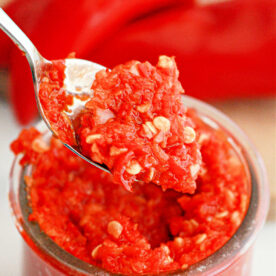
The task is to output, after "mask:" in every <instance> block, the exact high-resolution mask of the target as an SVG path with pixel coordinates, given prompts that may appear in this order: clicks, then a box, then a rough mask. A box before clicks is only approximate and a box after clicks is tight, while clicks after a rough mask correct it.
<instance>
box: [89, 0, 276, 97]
mask: <svg viewBox="0 0 276 276" xmlns="http://www.w3.org/2000/svg"><path fill="white" fill-rule="evenodd" d="M275 51H276V1H270V0H236V1H228V2H225V3H220V4H216V5H208V6H202V7H196V8H195V7H192V8H190V9H187V8H186V7H183V6H181V5H178V6H177V7H175V8H172V9H170V10H162V11H160V12H158V13H156V14H152V15H151V16H148V17H146V18H141V19H140V20H138V21H135V22H134V23H132V24H129V25H128V26H126V27H125V28H124V29H122V30H121V31H120V32H118V33H116V34H115V35H114V36H113V37H112V38H110V39H109V40H108V41H106V42H105V44H104V45H102V46H101V47H99V48H98V50H97V51H92V52H91V56H90V57H89V59H91V60H94V61H96V62H98V63H103V64H106V65H107V66H108V67H113V66H114V65H116V64H118V63H123V62H125V61H127V60H129V59H138V60H142V61H144V60H149V61H151V62H153V63H155V62H156V60H157V58H158V56H159V55H160V54H166V55H173V56H176V61H177V64H178V67H179V71H180V79H181V82H182V84H183V87H184V88H185V90H186V91H187V93H188V94H189V95H192V96H194V97H198V98H201V99H205V100H206V99H207V100H209V99H218V98H220V99H225V98H233V97H252V96H263V95H267V96H268V95H273V94H275V92H276V79H275V77H276V62H275V61H276V60H275V53H276V52H275Z"/></svg>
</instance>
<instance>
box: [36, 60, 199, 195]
mask: <svg viewBox="0 0 276 276" xmlns="http://www.w3.org/2000/svg"><path fill="white" fill-rule="evenodd" d="M178 75H179V72H178V70H177V67H176V64H175V61H174V59H173V58H169V57H166V56H161V57H160V58H159V62H158V63H157V65H156V67H154V66H152V65H151V64H150V63H148V62H145V63H140V62H137V61H131V62H128V63H126V64H124V65H118V66H116V67H115V68H114V69H112V70H102V71H100V72H98V73H97V74H96V78H95V81H94V82H93V85H92V87H91V91H92V94H93V95H92V96H91V97H90V98H89V99H88V100H87V99H86V100H87V103H86V105H85V108H84V109H83V110H82V111H81V112H80V114H78V115H77V118H74V120H73V121H71V120H70V119H69V118H70V116H68V115H70V114H69V113H68V111H69V110H70V104H71V101H72V98H71V97H70V96H68V95H66V92H65V90H64V88H62V85H63V80H64V61H58V62H55V63H54V64H53V65H52V66H51V67H49V68H47V70H46V72H45V76H43V77H42V78H41V80H42V85H41V88H40V98H41V101H42V106H43V109H44V110H45V114H46V116H47V117H48V119H49V121H50V122H51V124H52V126H53V128H54V129H55V130H56V132H57V134H58V136H59V138H61V140H63V141H65V142H66V143H69V144H70V145H77V146H78V148H79V149H80V150H81V151H82V153H83V154H84V155H85V156H88V157H90V158H91V159H92V160H93V161H95V162H98V163H100V164H105V165H107V167H108V168H109V169H110V170H111V171H112V173H113V175H114V181H116V182H118V183H121V184H122V185H123V186H124V187H125V188H126V189H127V190H129V191H130V190H132V186H133V183H134V181H135V180H137V179H138V180H142V181H144V182H146V183H150V182H152V183H155V184H157V185H160V186H161V187H162V188H163V190H166V189H168V188H172V189H174V190H176V191H179V192H182V193H193V192H194V191H195V189H196V182H195V180H196V178H197V176H198V172H199V168H200V165H201V154H200V151H199V144H198V143H197V142H196V139H195V138H196V133H195V131H194V123H193V121H192V120H191V119H190V118H188V117H187V116H186V108H185V107H184V106H183V104H182V102H181V94H183V93H184V90H183V88H182V86H181V84H180V82H179V81H178ZM58 76H59V77H60V78H58Z"/></svg>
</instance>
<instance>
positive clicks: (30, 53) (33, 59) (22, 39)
mask: <svg viewBox="0 0 276 276" xmlns="http://www.w3.org/2000/svg"><path fill="white" fill-rule="evenodd" d="M0 28H1V29H2V31H3V32H5V33H6V34H7V35H8V36H9V37H10V38H11V40H12V41H13V42H14V43H15V44H16V45H17V46H18V47H19V48H20V49H21V50H22V51H23V52H24V53H25V54H26V57H27V59H28V62H29V64H30V66H31V70H32V74H34V73H35V70H34V69H35V66H37V65H38V63H39V62H41V60H42V57H41V56H40V54H39V52H38V51H37V49H36V47H35V46H34V45H33V43H32V42H31V40H30V39H29V38H28V37H27V36H26V35H25V34H24V33H23V31H22V30H21V29H20V28H19V27H18V26H17V25H16V24H15V23H14V21H13V20H12V19H11V18H10V17H9V16H8V15H7V14H6V13H5V12H4V10H3V9H2V8H0Z"/></svg>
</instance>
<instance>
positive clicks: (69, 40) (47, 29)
mask: <svg viewBox="0 0 276 276" xmlns="http://www.w3.org/2000/svg"><path fill="white" fill-rule="evenodd" d="M24 1H25V2H24ZM183 1H184V0H183ZM175 2H179V1H177V0H150V1H148V0H133V1H125V0H100V1H90V0H80V1H75V0H67V1H66V2H65V1H64V0H55V1H53V0H49V2H48V3H47V5H45V6H44V10H43V12H42V13H41V14H40V16H39V18H38V20H35V21H33V24H34V25H32V26H31V27H30V28H26V29H25V28H24V27H22V29H23V30H24V31H25V32H26V34H27V35H28V36H29V38H30V39H31V40H32V41H33V43H34V44H35V45H36V46H37V48H38V50H39V51H40V53H41V54H42V55H43V56H45V57H46V58H48V59H58V58H61V57H65V56H66V55H68V54H69V53H70V52H72V51H75V52H77V53H78V57H85V53H87V52H89V51H91V49H93V48H94V47H96V46H97V45H98V43H99V42H101V40H103V39H104V38H106V36H108V35H109V34H111V33H112V32H113V31H115V30H118V29H119V27H120V26H123V25H124V24H125V23H127V22H128V21H129V20H131V19H133V18H135V17H136V16H140V15H141V14H144V13H147V12H150V11H151V10H154V9H158V8H161V7H165V6H166V5H168V4H170V3H175ZM184 2H187V3H191V0H185V1H184ZM24 3H27V0H23V1H22V0H20V5H18V6H16V7H17V9H19V10H20V9H21V8H22V9H23V6H24ZM7 9H8V8H7ZM9 15H10V16H11V17H12V18H13V16H12V14H9ZM24 16H27V14H24V15H22V17H24ZM28 16H30V13H29V12H28ZM23 23H24V22H22V25H24V24H23ZM18 25H19V27H21V24H20V22H18ZM10 49H12V50H10ZM9 50H10V53H9V55H10V61H9V63H10V71H11V101H12V104H13V106H14V110H15V115H16V117H17V119H18V120H19V122H20V123H23V124H25V123H28V122H29V121H30V120H31V119H32V118H34V117H35V115H36V113H37V110H36V106H35V99H34V93H33V89H32V81H31V74H30V69H29V67H28V64H27V61H26V60H25V58H24V57H22V55H21V53H20V52H19V51H18V50H17V49H16V48H15V47H14V46H13V47H10V48H9Z"/></svg>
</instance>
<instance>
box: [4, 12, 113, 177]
mask: <svg viewBox="0 0 276 276" xmlns="http://www.w3.org/2000/svg"><path fill="white" fill-rule="evenodd" d="M0 28H1V29H2V31H3V32H5V33H6V34H7V35H8V36H9V37H10V38H11V40H12V41H13V42H14V43H15V44H16V45H17V46H18V47H19V49H20V50H21V51H22V52H23V53H24V54H25V56H26V58H27V60H28V62H29V65H30V68H31V72H32V78H33V84H34V92H35V99H36V103H37V107H38V111H39V113H40V115H41V117H42V119H43V121H44V122H45V124H46V125H47V127H48V128H49V129H50V130H51V132H52V133H53V134H54V135H55V136H57V137H58V135H57V133H56V131H55V130H54V129H53V128H52V126H51V124H50V122H49V120H48V119H47V117H46V116H45V113H44V111H43V107H42V105H41V102H40V99H39V90H40V79H41V78H40V76H41V75H42V70H43V68H45V65H47V64H51V63H52V62H51V61H49V60H47V59H45V58H44V57H42V56H41V55H40V53H39V52H38V50H37V49H36V47H35V46H34V44H33V43H32V42H31V40H30V39H29V38H28V37H27V36H26V35H25V34H24V32H23V31H22V30H21V29H20V28H19V27H18V26H17V25H16V24H15V23H14V22H13V20H12V19H11V18H10V17H9V16H8V15H7V14H6V13H5V12H4V10H3V9H2V8H0ZM102 69H105V67H104V66H102V65H99V64H97V63H93V62H91V61H87V60H83V59H76V58H70V59H65V79H64V84H63V89H64V91H66V93H68V94H70V95H71V96H73V105H72V106H70V110H71V111H70V113H67V115H68V117H69V118H71V119H73V118H74V117H75V116H76V115H77V114H78V113H79V112H80V110H82V109H83V108H84V105H85V103H86V102H87V100H86V101H85V100H80V99H79V98H78V97H77V96H79V95H81V94H87V95H93V91H92V90H91V86H92V83H93V81H94V78H95V74H96V73H97V72H98V71H100V70H102ZM64 112H65V111H64ZM61 141H62V140H61ZM62 143H63V144H64V145H65V146H66V147H67V148H68V149H70V150H71V151H73V152H74V153H75V154H77V155H78V156H79V157H81V158H82V159H84V160H85V161H87V162H89V163H90V164H92V165H94V166H95V167H97V168H99V169H101V170H103V171H105V172H109V173H110V171H109V170H108V168H107V167H106V166H105V165H102V164H99V163H96V162H93V161H92V160H91V159H89V158H87V157H86V156H84V155H83V154H82V153H81V152H80V151H79V150H78V149H77V148H75V147H72V146H71V145H69V144H67V143H65V142H63V141H62Z"/></svg>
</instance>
